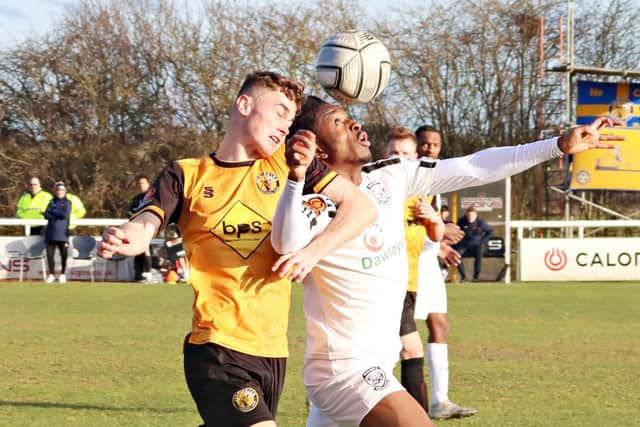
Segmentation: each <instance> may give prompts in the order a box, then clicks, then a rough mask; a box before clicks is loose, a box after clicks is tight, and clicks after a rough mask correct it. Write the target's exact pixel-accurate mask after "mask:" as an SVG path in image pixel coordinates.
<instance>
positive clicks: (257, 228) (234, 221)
mask: <svg viewBox="0 0 640 427" xmlns="http://www.w3.org/2000/svg"><path fill="white" fill-rule="evenodd" d="M209 231H210V232H211V233H212V234H213V235H214V236H216V237H217V238H219V239H220V240H222V242H223V243H224V244H225V245H227V246H229V247H230V248H231V249H233V250H234V251H235V252H236V253H237V254H238V255H240V256H241V257H242V258H244V259H247V258H249V256H251V254H252V253H253V252H254V251H255V250H256V249H257V248H258V246H260V245H261V244H262V242H263V241H264V240H265V239H266V238H267V237H268V236H269V233H270V232H271V222H269V220H268V219H267V218H265V217H264V216H262V215H260V214H259V213H258V212H256V211H255V210H253V209H251V208H250V207H248V206H247V205H245V204H244V203H242V202H241V201H237V202H236V203H235V204H234V205H233V206H232V207H231V209H229V210H228V211H227V213H226V214H225V215H224V216H223V217H222V220H220V222H218V223H217V224H216V225H215V227H213V228H212V229H211V230H209Z"/></svg>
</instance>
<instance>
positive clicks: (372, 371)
mask: <svg viewBox="0 0 640 427" xmlns="http://www.w3.org/2000/svg"><path fill="white" fill-rule="evenodd" d="M362 378H363V379H364V381H365V382H366V383H367V384H369V385H370V386H371V388H373V389H374V390H375V391H380V390H384V389H385V388H387V386H388V385H389V380H388V379H387V374H386V373H385V372H384V370H383V369H382V368H381V367H379V366H374V367H372V368H369V369H367V370H366V371H364V373H363V374H362Z"/></svg>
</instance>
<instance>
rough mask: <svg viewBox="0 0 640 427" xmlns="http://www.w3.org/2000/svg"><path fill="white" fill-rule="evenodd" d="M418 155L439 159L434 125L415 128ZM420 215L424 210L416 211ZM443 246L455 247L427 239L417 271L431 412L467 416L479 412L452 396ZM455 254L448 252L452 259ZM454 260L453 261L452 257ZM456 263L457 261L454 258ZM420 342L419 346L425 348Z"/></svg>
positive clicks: (439, 141)
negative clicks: (425, 331)
mask: <svg viewBox="0 0 640 427" xmlns="http://www.w3.org/2000/svg"><path fill="white" fill-rule="evenodd" d="M416 138H417V140H418V146H417V149H418V155H419V156H421V157H427V158H430V159H438V158H439V157H440V151H441V149H442V138H441V135H440V132H439V131H438V130H437V129H436V128H434V127H432V126H421V127H419V128H418V129H416ZM434 202H435V207H436V209H438V210H440V207H441V203H440V197H439V195H436V197H435V198H434ZM416 208H417V209H418V210H419V211H420V210H423V209H424V210H425V211H426V213H429V212H430V211H431V210H432V209H431V206H429V205H425V204H418V205H417V206H416ZM416 216H418V217H420V216H421V213H420V212H417V213H416ZM443 245H445V247H444V248H443V250H447V249H448V250H449V251H454V252H455V250H454V249H452V248H449V247H447V246H446V243H445V244H443V243H441V242H433V241H430V240H428V239H427V240H426V241H425V244H424V249H423V251H422V254H421V255H420V261H419V265H420V268H419V274H418V297H417V300H416V313H427V316H426V325H427V329H428V331H429V337H428V340H427V365H428V367H429V378H430V380H431V407H430V408H429V415H430V416H431V417H432V418H434V419H447V418H460V417H468V416H471V415H473V414H475V413H476V412H477V410H476V409H474V408H470V407H463V406H460V405H458V404H456V403H454V402H452V401H450V400H449V350H448V341H449V331H450V325H449V318H448V315H447V311H448V310H447V289H446V285H445V283H444V277H442V274H441V271H440V265H439V263H438V254H439V252H440V249H441V247H442V246H443ZM452 256H453V255H449V259H451V257H452ZM450 262H451V261H450ZM454 263H455V261H454ZM422 348H423V347H422V345H420V350H422Z"/></svg>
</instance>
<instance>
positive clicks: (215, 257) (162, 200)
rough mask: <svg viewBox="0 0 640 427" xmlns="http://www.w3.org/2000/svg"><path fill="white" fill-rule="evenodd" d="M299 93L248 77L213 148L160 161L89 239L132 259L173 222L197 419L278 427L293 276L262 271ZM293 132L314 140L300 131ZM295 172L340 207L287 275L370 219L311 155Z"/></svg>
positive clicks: (367, 206) (347, 186) (268, 267)
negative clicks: (186, 272) (179, 239)
mask: <svg viewBox="0 0 640 427" xmlns="http://www.w3.org/2000/svg"><path fill="white" fill-rule="evenodd" d="M302 96H303V86H302V84H301V83H299V82H296V81H292V80H289V79H287V78H285V77H283V76H281V75H279V74H276V73H271V72H257V73H253V74H250V75H248V76H247V78H246V79H245V81H244V83H243V85H242V87H241V88H240V91H239V93H238V95H237V98H236V100H235V103H234V106H233V108H232V111H231V113H230V119H229V124H228V128H227V131H226V133H225V135H224V137H223V140H222V141H221V143H220V145H219V147H218V150H217V151H216V152H215V153H212V154H211V155H210V156H207V157H204V158H200V159H183V160H179V161H176V162H173V163H172V164H170V165H169V166H168V167H166V168H165V169H164V170H163V171H162V173H161V174H160V177H159V178H158V179H157V180H156V182H155V183H154V185H153V187H151V189H149V191H148V192H147V194H146V195H145V197H144V201H143V203H142V204H141V205H140V206H139V207H138V210H137V212H136V213H135V214H134V216H133V217H132V218H131V219H130V220H129V222H127V223H125V224H124V225H122V226H121V227H110V228H107V229H106V230H105V231H104V233H103V240H102V242H101V243H100V244H99V253H100V254H101V255H102V256H104V257H106V258H108V257H110V256H112V255H113V254H115V253H119V254H123V255H127V256H132V255H136V254H140V253H142V252H144V250H145V249H146V248H147V247H148V246H149V243H150V241H151V239H152V237H153V236H155V235H156V234H157V233H158V231H159V230H160V229H162V228H163V227H165V226H166V225H167V224H168V223H171V222H175V223H176V224H177V225H178V227H179V229H180V231H181V233H182V236H183V243H184V247H185V250H186V253H187V258H188V261H189V265H190V280H191V286H192V287H193V289H194V293H195V300H194V303H193V320H192V329H191V333H190V334H189V335H188V336H187V338H186V339H185V343H184V369H185V376H186V380H187V385H188V387H189V390H190V392H191V394H192V397H193V399H194V401H195V403H196V405H197V408H198V412H199V413H200V415H201V417H202V419H203V420H204V426H208V427H211V426H225V427H236V426H238V427H248V426H256V427H257V426H260V427H269V426H275V425H276V423H275V418H276V411H277V406H278V400H279V397H280V394H281V391H282V387H283V384H284V374H285V366H286V357H287V356H288V349H287V336H286V332H287V324H288V314H289V305H290V292H291V283H290V281H289V280H287V279H285V278H282V277H280V275H279V274H277V273H275V272H272V265H273V263H274V262H275V261H276V260H277V254H276V253H275V252H274V250H273V248H272V246H271V244H270V240H269V235H270V232H271V221H272V217H273V215H274V212H275V208H276V204H277V202H278V199H279V197H280V194H281V193H282V190H283V186H284V184H285V181H286V179H287V175H288V174H289V167H288V166H287V163H286V161H285V138H286V137H287V134H288V131H289V127H290V126H291V123H292V122H293V119H294V117H295V116H296V114H297V113H298V112H299V111H300V102H301V99H302ZM294 140H295V141H297V144H299V145H305V146H308V147H310V148H315V141H314V136H313V135H312V134H310V133H309V132H304V131H302V132H299V133H297V134H296V135H295V136H294ZM294 154H295V153H294ZM294 154H292V155H294ZM294 160H295V159H293V160H292V161H294ZM293 169H294V170H295V168H293ZM304 170H306V189H307V191H313V192H322V193H324V194H326V195H327V196H329V197H331V198H332V199H334V200H336V202H337V204H338V211H337V214H336V217H335V218H334V221H333V222H332V224H331V226H330V227H329V228H327V229H326V231H325V232H324V233H323V234H321V235H320V236H318V238H317V239H316V242H314V243H315V244H313V245H312V247H311V248H310V251H309V256H308V257H306V258H305V259H304V260H302V259H301V260H297V261H296V263H297V270H296V271H297V276H293V277H292V278H293V279H296V280H301V279H302V278H303V277H304V275H306V273H307V272H308V271H309V270H310V269H311V268H312V267H313V265H314V263H315V261H317V259H320V258H321V257H323V256H325V255H326V254H327V253H329V252H331V251H332V250H334V249H335V248H336V247H338V246H340V245H341V244H342V243H343V242H345V241H348V240H350V239H352V238H353V237H354V236H356V235H358V234H359V233H360V232H361V231H362V230H363V229H364V228H365V227H366V226H368V225H369V224H371V223H372V222H373V221H374V220H375V218H376V213H375V209H374V207H373V205H372V203H371V202H369V200H368V199H367V198H366V196H364V195H363V194H362V193H361V192H360V191H358V189H357V188H356V187H355V186H354V185H353V184H352V183H350V182H349V181H347V180H346V179H344V178H342V177H340V176H338V175H337V174H336V173H335V172H332V171H329V170H328V169H327V168H326V166H324V165H322V164H321V163H320V162H317V161H316V162H314V164H313V165H311V166H310V167H309V168H307V167H306V166H305V168H304Z"/></svg>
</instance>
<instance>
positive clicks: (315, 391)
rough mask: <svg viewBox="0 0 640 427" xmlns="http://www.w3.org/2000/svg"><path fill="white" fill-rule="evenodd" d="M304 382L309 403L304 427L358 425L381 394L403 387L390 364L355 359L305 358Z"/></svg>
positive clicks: (383, 395) (382, 396)
mask: <svg viewBox="0 0 640 427" xmlns="http://www.w3.org/2000/svg"><path fill="white" fill-rule="evenodd" d="M304 383H305V386H306V388H307V395H308V397H309V400H311V404H312V405H311V410H310V412H309V419H308V420H307V427H358V426H359V425H360V422H361V421H362V419H363V418H364V417H365V416H366V415H367V414H368V413H369V411H371V409H372V408H373V407H374V406H376V405H377V404H378V402H380V401H381V400H382V399H383V398H384V397H386V396H387V395H389V394H391V393H394V392H397V391H401V390H404V387H402V385H400V382H399V381H398V380H397V379H396V378H395V377H394V376H393V365H392V366H387V367H381V365H380V364H376V363H375V362H371V361H366V360H356V359H341V360H333V361H332V360H324V359H311V360H305V363H304Z"/></svg>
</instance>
